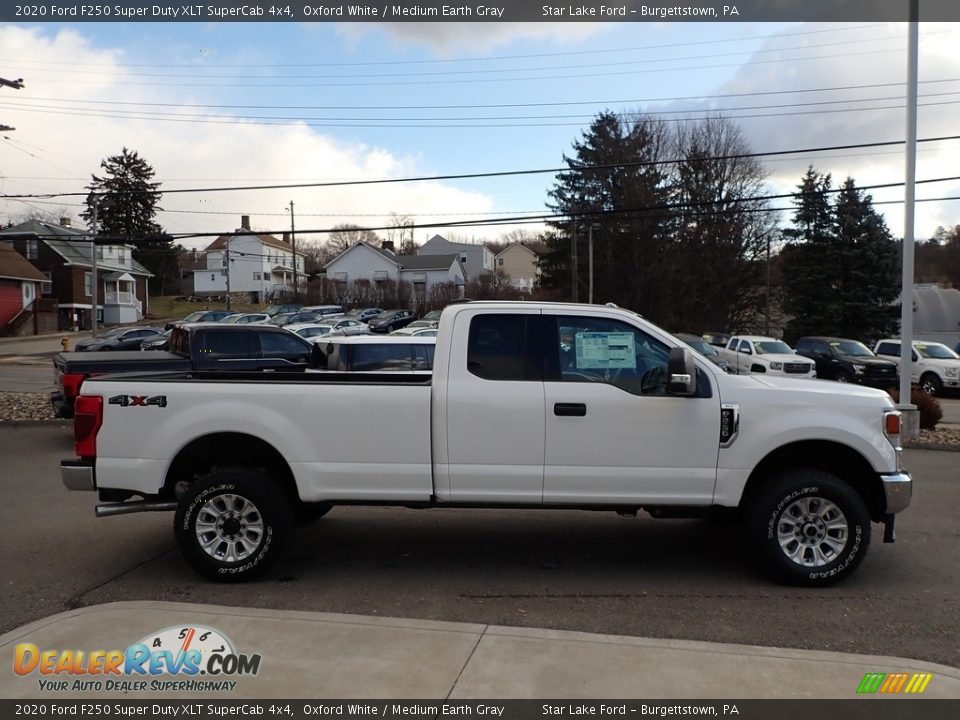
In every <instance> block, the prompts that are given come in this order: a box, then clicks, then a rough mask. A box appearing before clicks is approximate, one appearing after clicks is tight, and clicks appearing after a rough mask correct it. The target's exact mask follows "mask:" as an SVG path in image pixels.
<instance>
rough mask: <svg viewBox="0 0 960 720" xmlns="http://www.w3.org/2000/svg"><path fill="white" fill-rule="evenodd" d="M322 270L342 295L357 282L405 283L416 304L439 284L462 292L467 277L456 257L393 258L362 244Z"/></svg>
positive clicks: (348, 249)
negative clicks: (341, 288)
mask: <svg viewBox="0 0 960 720" xmlns="http://www.w3.org/2000/svg"><path fill="white" fill-rule="evenodd" d="M324 269H325V270H326V274H327V279H328V280H332V281H333V282H335V283H337V284H341V283H342V284H343V286H344V290H345V291H346V289H347V287H348V286H349V284H350V283H352V282H355V281H357V280H367V281H369V282H372V283H374V284H376V283H378V282H383V281H385V280H392V281H393V282H396V283H400V282H408V283H410V284H411V285H412V286H413V289H414V301H415V302H422V301H423V300H424V299H426V298H429V297H430V288H431V287H433V286H434V285H436V284H438V283H453V284H454V285H456V286H458V287H459V288H461V289H462V288H463V286H464V284H465V283H466V273H465V272H464V269H463V265H462V264H461V262H460V257H459V256H458V255H456V254H449V253H448V254H443V255H439V254H437V255H395V254H394V253H393V252H392V251H390V250H385V249H383V248H378V247H375V246H374V245H371V244H369V243H366V242H363V241H362V240H361V241H360V242H357V243H355V244H353V245H351V246H350V247H349V248H347V249H346V250H344V251H343V252H342V253H340V254H339V255H337V256H336V257H335V258H334V259H333V260H331V261H330V262H328V263H327V264H326V266H325V267H324ZM343 294H345V292H344V293H341V295H343Z"/></svg>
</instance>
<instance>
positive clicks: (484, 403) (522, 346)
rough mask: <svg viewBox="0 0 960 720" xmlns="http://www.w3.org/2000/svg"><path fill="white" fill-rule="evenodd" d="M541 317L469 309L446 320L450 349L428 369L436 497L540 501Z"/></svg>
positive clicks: (542, 444)
mask: <svg viewBox="0 0 960 720" xmlns="http://www.w3.org/2000/svg"><path fill="white" fill-rule="evenodd" d="M540 323H541V314H540V313H539V312H531V311H529V310H524V309H518V310H497V311H496V312H491V311H482V310H479V309H478V310H476V311H472V310H468V311H464V312H460V313H458V314H457V315H456V316H455V318H454V320H453V321H452V328H451V330H450V331H449V345H445V346H444V347H446V348H449V349H448V350H447V352H448V353H449V356H448V357H445V358H443V357H438V358H437V359H436V365H435V371H434V377H435V380H434V387H433V392H434V400H433V403H434V424H433V451H434V470H435V473H434V491H435V494H436V497H437V499H438V500H441V501H443V500H448V501H455V502H489V503H497V502H503V503H531V504H533V503H540V502H541V501H542V499H543V449H544V418H545V415H544V394H543V392H544V391H543V350H542V341H541V328H540ZM444 332H447V331H446V330H444ZM439 349H440V348H438V350H439ZM436 378H440V379H439V380H437V379H436Z"/></svg>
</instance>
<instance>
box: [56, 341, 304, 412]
mask: <svg viewBox="0 0 960 720" xmlns="http://www.w3.org/2000/svg"><path fill="white" fill-rule="evenodd" d="M312 349H313V345H312V344H311V343H309V342H308V341H306V340H304V339H303V338H299V337H297V336H296V335H293V334H292V333H289V332H287V331H286V330H284V329H282V328H275V327H272V326H270V325H224V324H222V323H187V324H183V325H178V326H177V327H175V328H173V329H172V330H171V334H170V339H169V347H168V349H167V350H166V351H163V350H159V351H155V352H139V351H137V352H112V353H95V354H94V353H88V352H80V353H78V352H65V353H58V354H57V355H55V356H54V358H53V367H54V375H55V377H56V384H57V389H56V390H55V391H54V392H53V393H51V394H50V403H51V404H52V405H53V409H54V412H55V413H56V415H57V417H63V418H69V417H73V408H74V401H75V400H76V397H77V395H79V393H80V388H81V386H82V384H83V382H84V381H85V380H86V379H87V378H90V377H95V376H98V375H107V374H112V373H130V372H140V373H144V372H174V371H182V372H187V371H198V370H217V371H224V370H265V371H274V370H291V371H300V372H302V371H303V370H304V369H306V367H307V362H308V360H309V357H310V351H311V350H312Z"/></svg>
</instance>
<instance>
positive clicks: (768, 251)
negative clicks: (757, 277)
mask: <svg viewBox="0 0 960 720" xmlns="http://www.w3.org/2000/svg"><path fill="white" fill-rule="evenodd" d="M764 317H766V319H767V324H766V329H765V330H764V334H765V335H766V336H767V337H770V235H769V234H768V235H767V310H766V313H765V314H764Z"/></svg>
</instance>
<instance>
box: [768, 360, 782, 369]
mask: <svg viewBox="0 0 960 720" xmlns="http://www.w3.org/2000/svg"><path fill="white" fill-rule="evenodd" d="M770 369H771V370H783V363H782V362H771V363H770Z"/></svg>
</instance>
